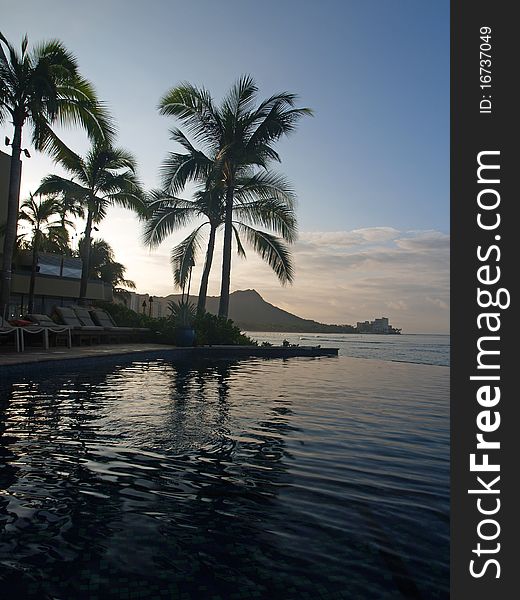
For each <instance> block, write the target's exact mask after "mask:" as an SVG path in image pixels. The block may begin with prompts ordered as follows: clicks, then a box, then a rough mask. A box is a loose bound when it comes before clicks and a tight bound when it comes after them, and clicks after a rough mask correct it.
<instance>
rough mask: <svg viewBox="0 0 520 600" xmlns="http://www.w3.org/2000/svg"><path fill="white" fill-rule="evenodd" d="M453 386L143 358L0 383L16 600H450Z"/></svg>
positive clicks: (320, 370) (430, 377) (320, 365)
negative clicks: (450, 392) (450, 408)
mask: <svg viewBox="0 0 520 600" xmlns="http://www.w3.org/2000/svg"><path fill="white" fill-rule="evenodd" d="M447 373H448V370H447V369H446V368H443V367H428V366H420V365H405V364H389V363H383V362H378V361H370V360H358V359H349V358H340V359H289V360H269V361H268V360H261V359H257V360H248V361H242V362H239V363H238V362H229V361H218V362H201V363H199V364H192V363H190V364H188V363H176V364H173V363H170V362H168V361H165V360H153V361H149V362H134V363H131V364H126V365H119V366H114V367H112V368H106V369H104V370H103V369H101V370H100V369H96V370H91V371H90V370H89V371H83V372H81V373H74V374H72V375H71V374H67V375H55V374H53V375H52V377H51V376H48V377H42V378H41V379H40V380H38V381H30V380H29V379H25V380H24V379H19V380H18V381H13V382H4V383H3V385H2V387H1V389H0V434H1V437H0V461H1V465H2V466H1V468H0V490H1V491H0V528H1V531H2V537H1V541H0V589H3V590H6V592H7V596H6V597H11V598H25V597H28V598H49V599H51V598H56V599H67V600H68V599H82V598H162V597H165V598H196V599H199V598H201V599H206V598H220V599H222V600H227V599H234V598H236V599H239V598H240V599H242V598H284V599H285V598H313V599H315V598H369V599H370V598H424V599H426V598H444V597H447V594H448V592H447V589H448V517H447V514H448V491H447V490H448V391H447V390H448V381H447Z"/></svg>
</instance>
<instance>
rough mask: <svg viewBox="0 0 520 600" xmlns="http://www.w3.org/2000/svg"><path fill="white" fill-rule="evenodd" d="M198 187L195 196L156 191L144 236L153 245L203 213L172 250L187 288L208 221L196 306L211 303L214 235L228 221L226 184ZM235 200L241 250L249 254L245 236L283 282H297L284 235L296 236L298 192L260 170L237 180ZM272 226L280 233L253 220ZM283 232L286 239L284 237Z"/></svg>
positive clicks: (177, 277) (235, 224) (179, 281)
mask: <svg viewBox="0 0 520 600" xmlns="http://www.w3.org/2000/svg"><path fill="white" fill-rule="evenodd" d="M209 186H211V182H207V184H206V189H199V190H198V191H197V192H196V193H195V195H194V200H183V199H180V198H177V197H175V196H170V195H168V194H167V193H166V192H160V191H157V190H156V191H154V192H152V194H151V198H152V200H151V202H150V203H149V212H150V216H149V218H148V222H147V224H146V227H145V234H144V240H145V242H146V243H147V244H148V245H149V246H151V247H155V246H157V245H159V244H160V243H161V242H162V241H163V240H164V239H165V238H166V237H167V236H168V235H169V234H170V233H171V232H173V231H174V230H176V229H177V228H179V227H182V226H184V225H186V224H187V223H188V222H189V221H190V220H191V219H194V218H197V217H203V218H205V219H206V220H205V221H204V222H203V223H202V224H200V225H198V226H197V227H196V228H195V229H194V230H193V231H192V232H191V233H190V234H189V235H188V236H187V237H186V238H185V239H184V240H183V241H182V242H180V244H178V245H177V246H176V247H175V248H174V249H173V250H172V254H171V262H172V267H173V272H174V281H175V283H176V285H178V286H179V287H181V288H184V286H185V284H186V280H187V278H188V276H189V274H190V272H191V266H192V265H193V264H195V263H196V260H197V255H198V252H199V250H200V247H201V243H202V240H203V230H204V229H205V228H206V229H207V228H208V227H209V240H208V243H207V248H206V256H205V262H204V269H203V272H202V278H201V283H200V289H199V295H198V306H197V310H198V311H199V312H201V313H202V312H203V311H204V310H205V308H206V297H207V291H208V281H209V274H210V270H211V266H212V262H213V253H214V249H215V238H216V233H217V230H218V229H219V227H221V226H223V225H224V221H225V203H224V194H223V188H222V187H220V188H219V187H213V188H212V187H209ZM235 200H236V205H235V206H234V208H233V214H234V217H235V218H234V220H233V225H232V226H233V233H234V235H235V241H236V245H237V251H238V254H239V255H240V256H242V257H245V250H244V246H243V241H242V240H243V239H245V241H246V242H248V243H249V244H250V245H251V246H252V247H253V249H254V250H255V251H256V252H258V254H259V255H260V256H261V257H262V258H263V259H264V260H265V261H266V262H267V263H268V264H269V266H270V267H271V268H272V269H273V270H274V272H275V273H276V275H277V276H278V279H279V280H280V282H281V283H282V284H285V283H288V282H292V280H293V266H292V261H291V257H290V253H289V250H288V248H287V246H286V244H285V243H284V242H283V240H286V241H288V242H292V241H294V239H295V237H296V217H295V214H294V208H293V205H294V193H293V191H292V190H291V188H290V186H289V185H288V184H287V182H286V181H285V180H284V178H283V177H280V176H278V175H274V174H271V173H259V174H257V175H256V176H253V177H249V178H240V179H238V180H237V188H236V191H235ZM255 224H260V225H263V226H264V227H268V228H270V229H272V230H274V231H275V232H277V233H280V234H281V237H277V236H274V235H272V234H270V233H267V232H265V231H262V230H259V229H255V228H254V227H253V226H252V225H255ZM282 238H283V240H282Z"/></svg>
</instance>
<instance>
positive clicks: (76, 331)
mask: <svg viewBox="0 0 520 600" xmlns="http://www.w3.org/2000/svg"><path fill="white" fill-rule="evenodd" d="M85 310H86V309H85ZM54 311H55V313H56V314H57V315H58V318H59V319H60V321H61V322H62V323H63V325H68V326H69V327H70V328H71V334H72V337H75V338H76V339H77V340H78V341H79V344H80V345H81V341H82V340H87V342H88V343H89V344H92V342H93V341H94V340H97V341H98V343H99V342H101V340H102V339H104V338H105V331H104V329H103V327H99V326H97V325H94V324H92V325H84V324H83V323H82V321H81V320H80V319H79V318H78V315H77V314H76V313H75V312H74V310H73V309H72V308H71V307H69V306H56V307H55V308H54ZM87 312H88V311H87Z"/></svg>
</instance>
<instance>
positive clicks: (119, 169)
mask: <svg viewBox="0 0 520 600" xmlns="http://www.w3.org/2000/svg"><path fill="white" fill-rule="evenodd" d="M60 162H61V164H62V165H63V167H64V168H65V169H66V170H67V171H68V172H69V173H70V174H71V175H72V178H71V179H65V178H64V177H60V176H59V175H47V177H45V178H44V179H43V180H42V183H41V185H40V187H39V188H38V191H37V193H42V194H63V196H64V197H68V198H75V199H76V200H77V201H78V202H79V203H80V204H81V205H82V206H84V207H85V209H86V215H87V218H86V225H85V231H84V234H83V235H84V242H83V244H82V249H81V258H82V261H83V268H82V272H81V284H80V292H79V303H80V304H83V303H84V302H85V298H86V294H87V283H88V277H89V270H90V267H89V260H90V250H91V243H92V229H93V227H94V224H96V223H100V222H101V221H102V220H103V219H104V218H105V217H106V214H107V210H108V208H109V206H113V205H119V206H123V207H124V208H129V209H132V210H135V211H136V212H137V213H138V214H140V215H141V214H144V211H145V204H144V201H143V192H142V190H141V186H140V183H139V181H138V179H137V175H136V166H135V160H134V158H133V157H132V155H131V154H129V153H128V152H126V151H125V150H122V149H119V148H112V147H111V146H107V145H105V144H102V143H100V144H94V145H93V146H92V148H91V149H90V151H89V152H88V153H87V155H86V157H85V158H80V157H79V156H78V155H77V154H74V153H73V152H70V151H69V152H68V153H67V154H64V155H63V156H62V159H61V161H60Z"/></svg>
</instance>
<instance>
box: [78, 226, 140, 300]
mask: <svg viewBox="0 0 520 600" xmlns="http://www.w3.org/2000/svg"><path fill="white" fill-rule="evenodd" d="M84 245H85V238H82V239H81V240H80V242H79V254H80V256H82V255H83V254H84V253H85V249H84ZM125 271H126V267H125V266H124V265H123V264H122V263H120V262H117V261H116V260H115V256H114V251H113V249H112V246H110V244H109V243H108V242H107V241H105V240H102V239H97V240H92V242H91V244H90V254H89V273H88V276H89V278H90V279H96V278H98V279H101V281H104V282H105V283H109V284H110V285H111V286H112V289H113V292H114V296H115V297H116V298H118V299H120V300H122V301H123V302H124V301H125V300H128V298H129V295H130V292H129V291H128V289H131V290H133V289H135V283H134V282H133V281H132V280H131V279H125Z"/></svg>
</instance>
